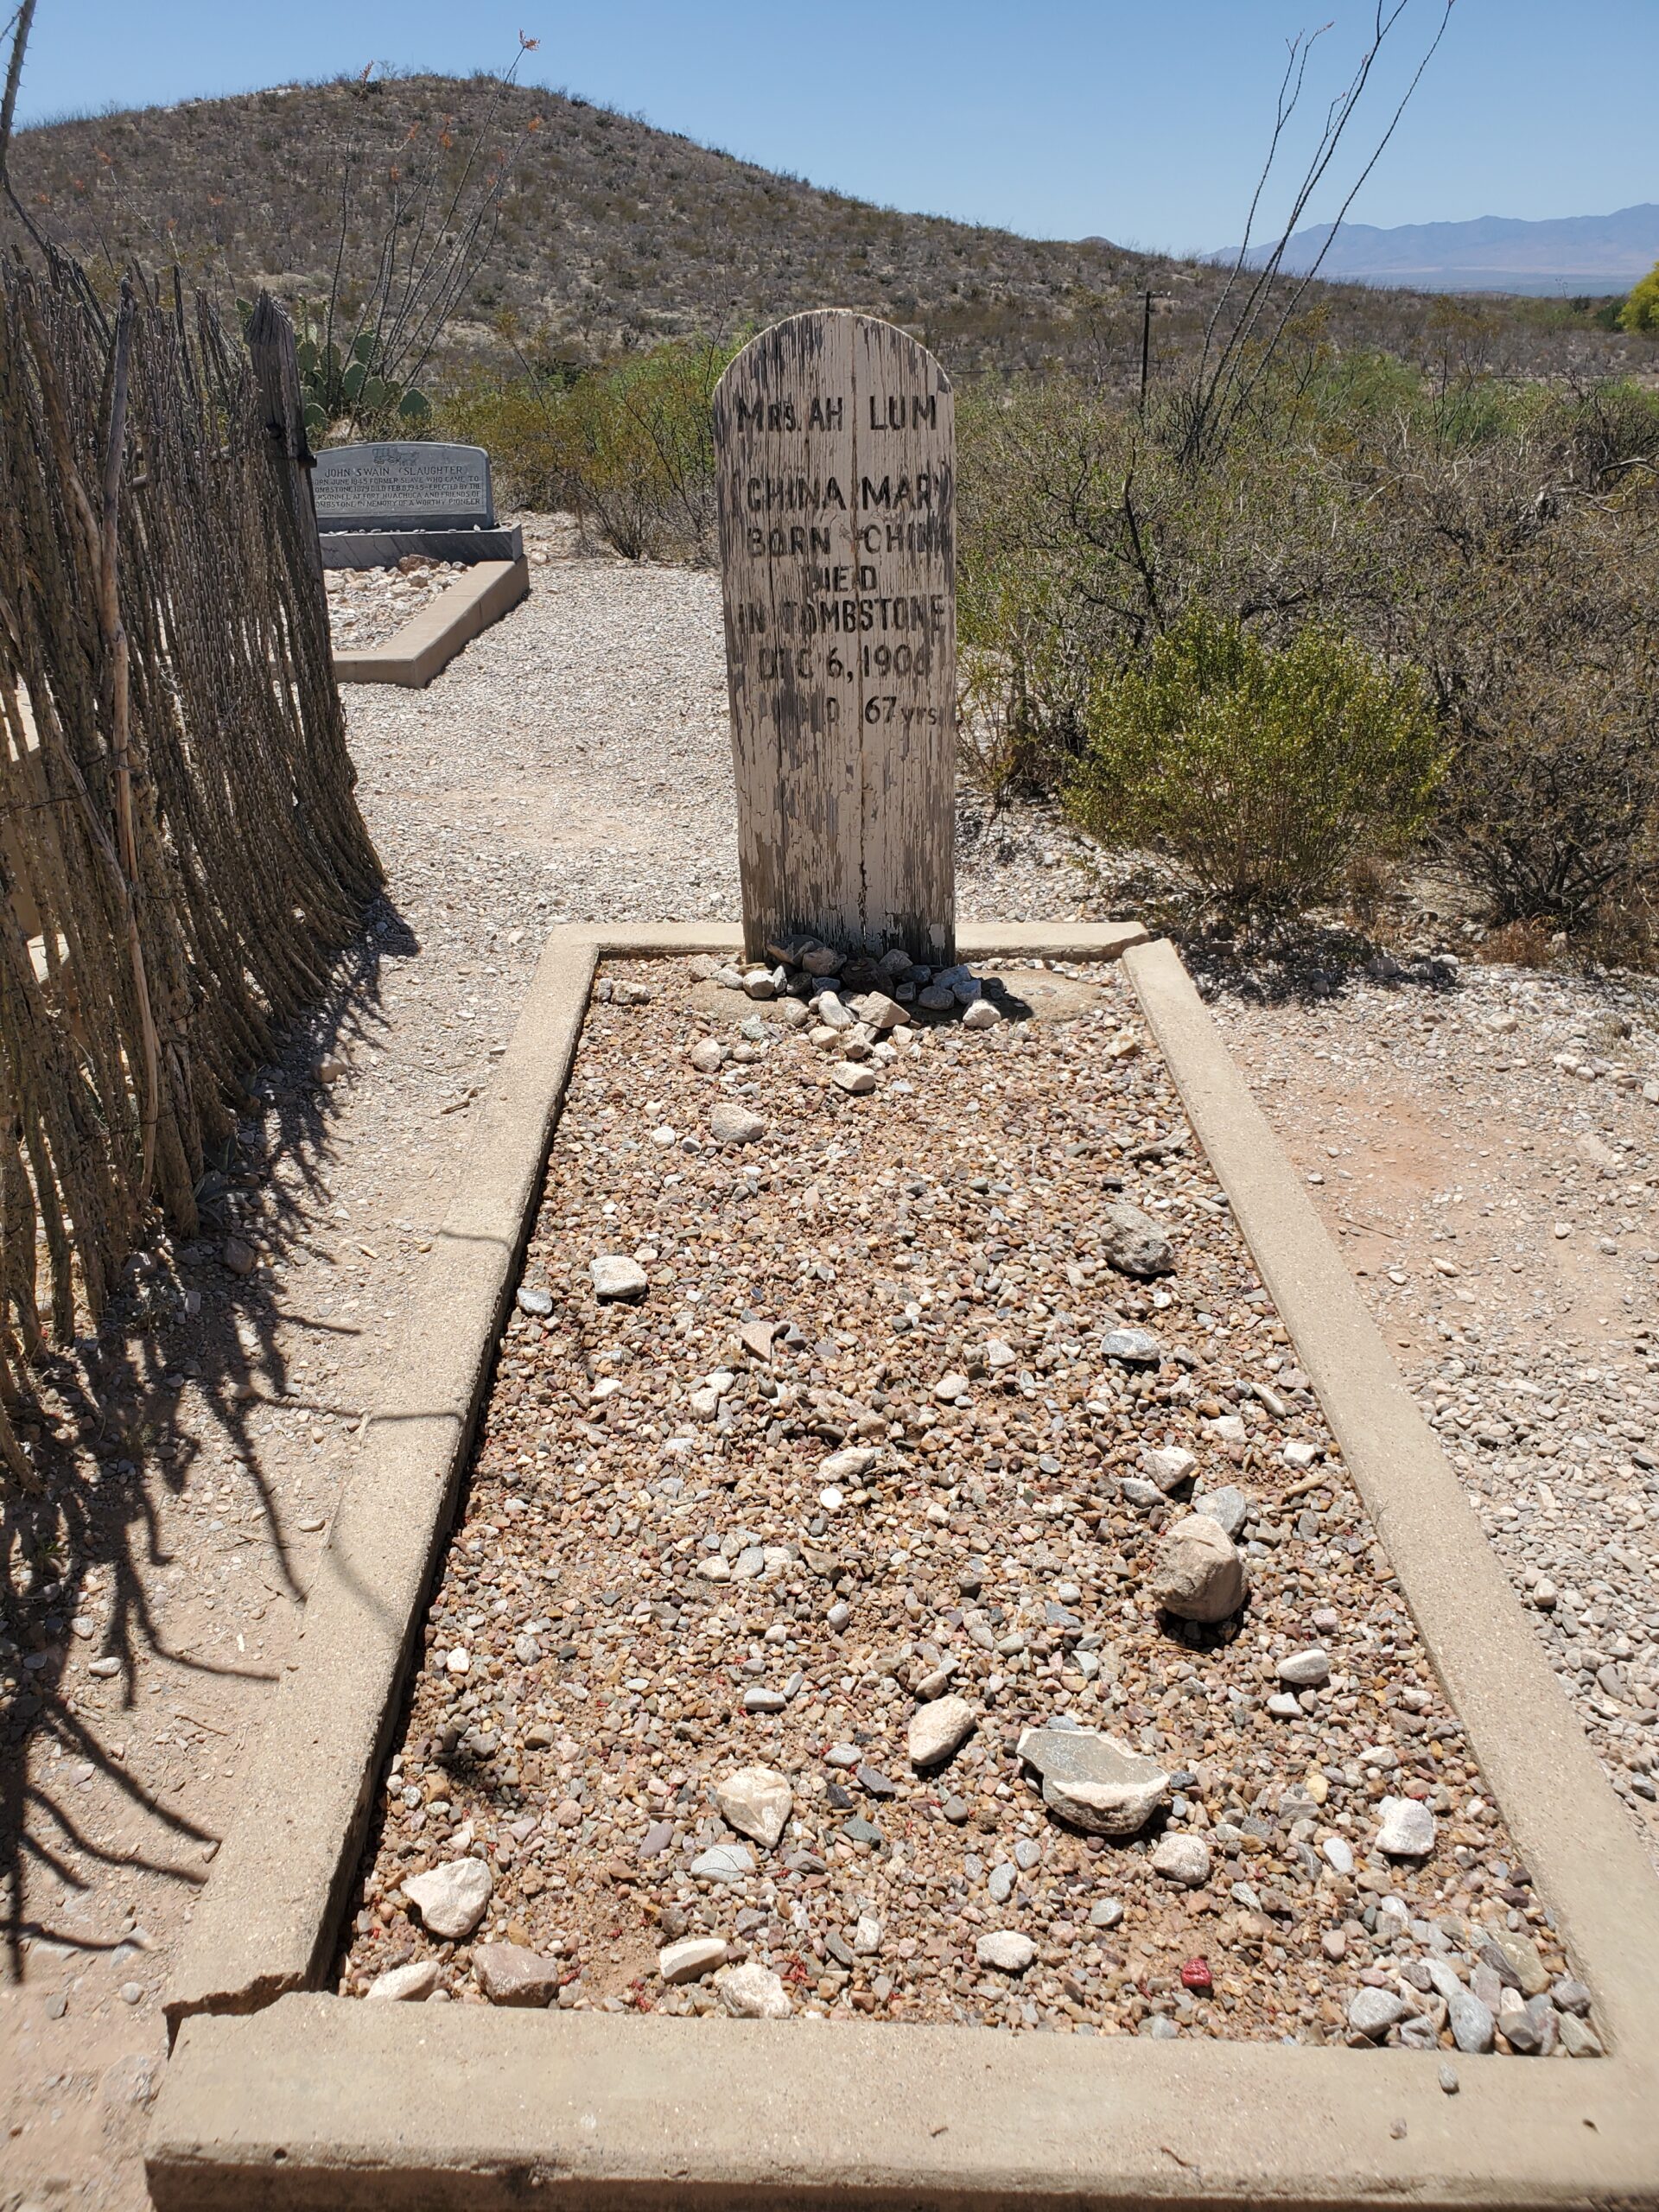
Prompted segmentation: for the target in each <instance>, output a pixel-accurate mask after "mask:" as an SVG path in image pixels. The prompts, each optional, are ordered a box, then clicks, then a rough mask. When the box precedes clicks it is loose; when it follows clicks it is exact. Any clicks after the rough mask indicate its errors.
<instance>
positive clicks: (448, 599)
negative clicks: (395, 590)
mask: <svg viewBox="0 0 1659 2212" xmlns="http://www.w3.org/2000/svg"><path fill="white" fill-rule="evenodd" d="M529 595H530V563H529V562H528V561H527V560H526V559H525V558H524V556H523V554H520V555H519V556H518V559H517V560H516V561H480V563H478V565H477V566H476V567H475V568H474V569H470V570H469V571H468V572H467V575H464V576H457V577H456V579H455V581H454V583H452V584H449V585H448V586H446V587H445V588H444V589H443V590H442V591H441V592H440V593H439V594H438V595H437V597H436V598H435V600H434V601H432V602H431V604H430V605H429V606H427V607H423V608H422V609H421V611H420V613H418V614H411V615H410V619H409V620H408V621H407V622H405V623H404V626H403V628H402V629H401V630H398V631H396V632H394V633H393V634H392V636H391V637H390V638H388V639H387V640H386V642H385V645H373V646H370V647H367V648H366V649H365V651H363V652H343V653H336V654H335V655H334V681H335V682H336V683H402V684H404V685H407V686H408V687H409V688H410V690H417V691H418V690H424V688H425V687H426V685H427V684H429V683H430V682H431V681H432V679H433V677H435V675H437V673H438V672H439V671H440V670H441V669H444V668H447V667H448V665H449V663H450V662H451V661H452V660H453V659H454V657H455V655H456V654H457V653H458V652H460V651H461V647H462V646H463V645H470V644H471V643H472V641H473V639H474V638H475V637H477V636H478V634H479V632H480V631H481V630H487V629H488V628H489V626H490V625H491V623H493V622H499V620H501V617H502V616H503V615H504V614H505V613H509V612H510V611H511V610H512V608H513V607H517V606H518V602H519V601H520V600H521V599H527V598H528V597H529Z"/></svg>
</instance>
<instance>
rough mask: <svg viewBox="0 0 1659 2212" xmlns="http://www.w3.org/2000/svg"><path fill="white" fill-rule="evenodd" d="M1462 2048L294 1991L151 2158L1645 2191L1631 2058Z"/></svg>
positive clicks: (1228, 2185) (349, 2183)
mask: <svg viewBox="0 0 1659 2212" xmlns="http://www.w3.org/2000/svg"><path fill="white" fill-rule="evenodd" d="M1458 2066H1459V2073H1460V2075H1461V2077H1462V2078H1461V2088H1460V2090H1459V2094H1458V2095H1456V2096H1455V2097H1449V2096H1447V2095H1446V2094H1445V2093H1444V2092H1443V2091H1442V2089H1441V2088H1440V2085H1439V2082H1438V2079H1437V2074H1438V2062H1437V2060H1436V2058H1435V2056H1433V2054H1432V2053H1430V2052H1427V2051H1424V2052H1418V2051H1405V2050H1379V2051H1370V2052H1366V2051H1346V2050H1302V2049H1299V2048H1295V2047H1287V2046H1285V2045H1282V2044H1218V2043H1209V2042H1205V2043H1164V2044H1158V2043H1150V2042H1143V2041H1141V2040H1138V2039H1137V2038H1135V2037H1128V2036H1120V2037H1112V2038H1110V2039H1105V2038H1100V2039H1095V2040H1090V2039H1087V2038H1084V2037H1077V2036H1018V2037H1016V2036H1008V2035H1002V2034H999V2033H998V2032H996V2031H995V2030H991V2029H984V2028H950V2027H930V2028H908V2029H907V2028H900V2027H893V2026H887V2027H880V2026H874V2025H870V2026H864V2025H855V2024H848V2025H845V2026H836V2027H830V2026H828V2025H824V2026H822V2027H818V2026H808V2025H807V2024H805V2023H804V2021H760V2020H757V2021H740V2020H727V2021H718V2022H716V2021H697V2020H671V2019H654V2018H643V2019H642V2018H634V2019H628V2018H622V2017H620V2016H619V2015H611V2016H607V2015H606V2014H603V2013H558V2012H552V2013H548V2012H498V2011H494V2010H491V2009H486V2008H484V2007H481V2006H474V2005H466V2006H461V2005H440V2006H433V2005H368V2004H364V2003H361V2002H359V2001H358V2000H356V1999H350V1998H340V1997H286V1998H284V1999H283V2000H282V2001H281V2003H280V2004H278V2005H275V2006H274V2007H273V2008H272V2009H271V2010H270V2011H269V2012H263V2013H260V2014H258V2015H257V2016H256V2017H255V2018H251V2019H241V2020H193V2021H191V2022H190V2023H189V2024H188V2026H187V2027H186V2029H185V2031H184V2034H183V2036H182V2037H181V2040H180V2044H179V2048H178V2050H177V2051H176V2052H175V2056H174V2060H173V2063H172V2065H171V2066H170V2067H169V2069H168V2075H167V2079H166V2081H165V2082H164V2084H163V2086H162V2094H161V2099H160V2101H159V2103H158V2105H157V2107H156V2121H155V2126H154V2130H153V2133H152V2135H151V2139H150V2148H149V2185H150V2190H151V2193H152V2196H153V2197H154V2199H155V2202H156V2207H157V2212H225V2208H228V2207H232V2206H233V2207H235V2208H236V2212H277V2208H280V2212H302V2209H303V2212H322V2208H330V2212H334V2208H339V2212H346V2208H350V2212H361V2208H364V2207H367V2206H372V2207H374V2208H376V2212H383V2208H384V2209H385V2212H429V2208H435V2207H438V2206H442V2207H443V2208H445V2212H451V2208H457V2209H458V2208H462V2207H465V2208H467V2212H473V2208H490V2212H494V2208H497V2207H499V2208H504V2209H505V2208H507V2207H517V2206H522V2205H524V2204H527V2203H537V2204H542V2203H550V2204H556V2205H557V2206H558V2207H559V2208H560V2212H588V2208H594V2212H598V2208H606V2212H610V2208H615V2207H624V2206H626V2207H628V2208H630V2212H634V2209H635V2208H637V2209H638V2212H647V2209H648V2208H649V2212H656V2208H659V2207H668V2206H672V2207H676V2208H682V2207H696V2208H699V2212H702V2208H707V2212H728V2209H729V2208H736V2207H750V2206H766V2207H767V2208H772V2212H779V2209H780V2208H785V2207H807V2206H811V2207H815V2208H820V2207H827V2206H837V2207H842V2208H850V2207H856V2208H857V2212H889V2208H900V2207H902V2208H906V2212H912V2208H926V2212H1014V2209H1015V2208H1020V2207H1024V2208H1029V2207H1032V2206H1041V2207H1043V2208H1045V2212H1051V2208H1052V2212H1099V2208H1103V2207H1108V2206H1110V2207H1113V2208H1121V2212H1141V2208H1144V2207H1148V2206H1155V2205H1159V2204H1163V2203H1170V2202H1174V2203H1179V2204H1180V2205H1183V2206H1189V2207H1192V2206H1202V2207H1205V2208H1206V2212H1211V2208H1213V2212H1222V2209H1223V2208H1229V2212H1247V2209H1248V2212H1262V2208H1264V2207H1272V2208H1274V2212H1337V2208H1341V2207H1351V2206H1370V2205H1377V2206H1381V2205H1385V2204H1388V2203H1390V2202H1392V2203H1409V2204H1411V2205H1413V2206H1414V2207H1427V2208H1452V2207H1460V2208H1461V2207H1467V2208H1471V2212H1473V2208H1490V2212H1499V2209H1500V2208H1501V2209H1502V2212H1510V2209H1511V2208H1515V2207H1525V2208H1529V2212H1532V2208H1537V2212H1543V2209H1544V2208H1551V2209H1552V2212H1554V2208H1566V2207H1583V2208H1586V2212H1588V2208H1591V2207H1597V2208H1610V2207H1615V2206H1617V2207H1618V2208H1621V2212H1639V2208H1651V2207H1652V2206H1654V2205H1655V2204H1656V2203H1659V2164H1656V2161H1655V2157H1654V2151H1655V2145H1656V2136H1655V2134H1654V2132H1653V2129H1652V2124H1651V2120H1650V2118H1649V2115H1648V2113H1646V2112H1644V2111H1642V2110H1640V2109H1639V2106H1637V2105H1636V2103H1635V2101H1639V2100H1640V2099H1641V2098H1642V2096H1643V2084H1642V2083H1640V2082H1637V2080H1635V2079H1633V2078H1632V2076H1631V2074H1630V2070H1629V2069H1626V2068H1624V2067H1622V2066H1619V2065H1618V2064H1617V2063H1615V2062H1614V2061H1612V2060H1600V2061H1593V2062H1592V2061H1585V2062H1579V2063H1567V2062H1566V2061H1561V2062H1556V2061H1553V2060H1551V2061H1538V2062H1535V2063H1531V2062H1529V2061H1527V2060H1525V2059H1516V2058H1487V2059H1459V2062H1458ZM1396 2128H1397V2129H1398V2130H1399V2131H1400V2132H1399V2133H1397V2134H1396V2133H1395V2129H1396Z"/></svg>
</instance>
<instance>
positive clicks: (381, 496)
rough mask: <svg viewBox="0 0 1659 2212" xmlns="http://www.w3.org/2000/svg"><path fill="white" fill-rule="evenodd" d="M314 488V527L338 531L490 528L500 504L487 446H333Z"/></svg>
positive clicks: (397, 442)
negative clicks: (495, 497) (494, 491)
mask: <svg viewBox="0 0 1659 2212" xmlns="http://www.w3.org/2000/svg"><path fill="white" fill-rule="evenodd" d="M311 489H312V493H313V495H314V496H315V499H316V503H317V524H318V527H319V528H320V529H321V530H325V531H333V530H382V531H386V530H391V531H396V530H491V529H493V527H494V525H495V503H494V500H493V498H492V496H491V491H490V456H489V455H488V454H486V452H485V450H484V448H483V447H482V446H448V445H439V444H437V443H436V442H429V441H428V440H426V439H423V438H391V439H388V440H385V442H382V443H380V444H378V445H363V446H330V447H328V448H327V449H326V450H325V451H324V452H322V453H320V454H318V455H317V465H316V468H315V472H314V474H313V475H312V479H311Z"/></svg>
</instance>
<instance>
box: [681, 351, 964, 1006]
mask: <svg viewBox="0 0 1659 2212" xmlns="http://www.w3.org/2000/svg"><path fill="white" fill-rule="evenodd" d="M715 450H716V455H717V466H718V471H719V495H720V547H721V569H722V573H723V576H724V582H725V601H726V664H727V671H728V678H729V682H730V687H731V704H732V753H733V760H734V766H735V769H736V774H737V804H738V857H739V863H740V867H741V874H742V884H743V933H744V943H745V946H746V949H747V951H748V952H749V953H750V954H751V955H752V956H757V957H758V956H760V955H762V954H763V953H764V950H765V948H766V942H767V940H768V939H769V938H770V939H772V940H773V941H776V940H777V939H778V938H786V937H791V936H797V935H800V934H804V933H806V932H810V933H811V934H812V935H814V936H816V937H820V938H823V939H824V940H825V941H826V942H827V943H829V944H834V945H837V946H839V947H841V948H842V949H843V950H867V951H880V950H886V949H887V948H888V947H889V946H893V945H903V946H905V947H906V949H907V950H909V951H910V952H911V953H912V955H913V956H914V957H916V958H917V959H918V960H921V961H924V962H925V963H927V964H928V965H929V966H933V967H938V966H944V965H946V964H948V963H950V962H951V961H952V960H954V958H955V957H956V943H955V938H956V891H955V864H954V852H953V840H952V783H953V776H954V768H955V755H956V695H957V629H956V531H955V493H956V437H955V416H954V409H953V402H952V397H951V391H950V380H949V378H947V377H946V376H945V374H944V371H943V370H942V369H941V368H940V366H939V365H938V362H937V361H936V360H935V359H933V356H932V355H931V353H929V352H928V351H927V349H926V347H925V346H920V345H918V343H917V341H916V340H914V339H913V338H912V337H910V336H909V335H908V334H906V332H904V331H902V330H899V329H896V328H895V327H893V324H891V323H887V322H877V321H873V320H872V319H871V318H869V317H868V316H865V315H851V314H847V313H843V312H841V311H839V310H837V311H832V312H827V313H819V314H812V315H792V316H791V317H790V319H789V320H788V321H786V322H780V323H777V324H774V325H773V327H772V328H771V329H770V330H766V331H763V332H762V333H761V334H760V336H759V337H758V338H756V339H754V340H752V341H751V343H750V344H748V345H747V346H745V347H744V349H743V351H742V352H741V353H740V354H739V355H738V357H737V359H735V360H734V362H733V363H732V365H731V366H730V367H729V368H728V370H727V372H726V373H725V375H724V376H723V377H722V378H721V381H720V387H719V390H718V391H716V393H715Z"/></svg>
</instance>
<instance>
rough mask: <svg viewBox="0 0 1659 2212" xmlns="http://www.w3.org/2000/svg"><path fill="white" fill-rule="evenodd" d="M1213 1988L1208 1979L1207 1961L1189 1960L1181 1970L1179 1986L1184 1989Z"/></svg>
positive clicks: (1213, 1984) (1213, 1985)
mask: <svg viewBox="0 0 1659 2212" xmlns="http://www.w3.org/2000/svg"><path fill="white" fill-rule="evenodd" d="M1181 1986H1182V1987H1183V1988H1184V1989H1213V1988H1214V1987H1215V1986H1216V1985H1215V1983H1214V1982H1213V1981H1211V1979H1210V1961H1209V1960H1208V1959H1189V1960H1188V1961H1187V1962H1186V1964H1185V1966H1184V1967H1182V1968H1181Z"/></svg>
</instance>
